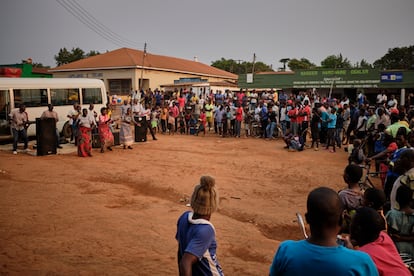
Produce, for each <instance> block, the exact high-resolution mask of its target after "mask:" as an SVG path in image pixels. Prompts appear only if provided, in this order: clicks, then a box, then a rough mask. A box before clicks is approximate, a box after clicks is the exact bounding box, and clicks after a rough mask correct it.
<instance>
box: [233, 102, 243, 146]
mask: <svg viewBox="0 0 414 276" xmlns="http://www.w3.org/2000/svg"><path fill="white" fill-rule="evenodd" d="M242 122H243V107H242V106H241V104H240V103H237V108H236V116H235V126H234V137H238V138H240V132H241V124H242Z"/></svg>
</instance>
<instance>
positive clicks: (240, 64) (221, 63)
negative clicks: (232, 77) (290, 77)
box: [211, 58, 273, 74]
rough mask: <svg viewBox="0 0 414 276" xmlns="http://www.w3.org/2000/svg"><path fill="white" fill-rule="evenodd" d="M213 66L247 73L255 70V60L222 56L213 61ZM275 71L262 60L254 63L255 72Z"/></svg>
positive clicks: (236, 72) (235, 72) (228, 70)
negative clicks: (249, 60) (248, 60)
mask: <svg viewBox="0 0 414 276" xmlns="http://www.w3.org/2000/svg"><path fill="white" fill-rule="evenodd" d="M211 66H213V67H216V68H219V69H221V70H224V71H227V72H230V73H233V74H247V73H251V72H252V71H253V62H247V61H242V60H237V61H236V60H234V59H225V58H221V59H220V60H216V61H214V62H212V63H211ZM266 71H273V70H272V67H271V66H269V65H266V64H264V63H263V62H261V61H258V62H255V63H254V72H255V73H258V72H266Z"/></svg>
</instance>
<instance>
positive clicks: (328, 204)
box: [270, 187, 378, 276]
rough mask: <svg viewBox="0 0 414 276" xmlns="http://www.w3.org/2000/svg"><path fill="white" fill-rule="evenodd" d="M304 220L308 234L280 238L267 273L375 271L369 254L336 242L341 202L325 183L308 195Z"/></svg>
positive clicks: (343, 273)
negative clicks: (306, 235)
mask: <svg viewBox="0 0 414 276" xmlns="http://www.w3.org/2000/svg"><path fill="white" fill-rule="evenodd" d="M307 210H308V211H307V213H306V215H305V217H306V221H307V222H308V223H309V225H310V231H311V235H310V237H309V238H308V239H306V240H301V241H284V242H282V243H281V244H280V246H279V249H278V250H277V252H276V255H275V257H274V259H273V263H272V265H271V267H270V275H271V276H273V275H316V276H322V275H336V276H342V275H378V270H377V268H376V266H375V264H374V262H373V261H372V259H371V257H370V256H369V255H368V254H366V253H364V252H361V251H356V250H352V249H348V248H346V247H344V246H342V245H338V243H337V233H338V232H339V230H340V228H341V225H342V203H341V200H340V198H339V196H338V194H337V193H336V192H335V191H334V190H332V189H330V188H326V187H320V188H316V189H314V190H313V191H312V192H310V194H309V195H308V200H307Z"/></svg>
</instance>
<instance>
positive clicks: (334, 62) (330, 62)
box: [321, 54, 352, 69]
mask: <svg viewBox="0 0 414 276" xmlns="http://www.w3.org/2000/svg"><path fill="white" fill-rule="evenodd" d="M321 67H322V68H344V69H349V68H352V65H351V62H350V61H349V60H348V59H347V58H344V57H342V54H339V55H337V56H335V55H330V56H327V57H326V58H325V59H324V60H322V61H321Z"/></svg>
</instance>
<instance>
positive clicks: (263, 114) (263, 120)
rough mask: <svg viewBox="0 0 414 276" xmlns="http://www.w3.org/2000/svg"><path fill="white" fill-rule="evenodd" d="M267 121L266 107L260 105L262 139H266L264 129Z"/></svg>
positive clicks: (263, 104) (262, 104)
mask: <svg viewBox="0 0 414 276" xmlns="http://www.w3.org/2000/svg"><path fill="white" fill-rule="evenodd" d="M268 119H269V113H268V112H267V105H266V104H265V103H260V121H261V123H262V133H261V135H262V138H265V139H266V128H267V123H268Z"/></svg>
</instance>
